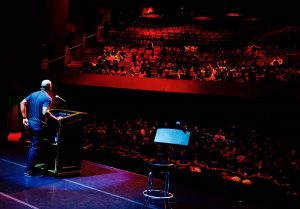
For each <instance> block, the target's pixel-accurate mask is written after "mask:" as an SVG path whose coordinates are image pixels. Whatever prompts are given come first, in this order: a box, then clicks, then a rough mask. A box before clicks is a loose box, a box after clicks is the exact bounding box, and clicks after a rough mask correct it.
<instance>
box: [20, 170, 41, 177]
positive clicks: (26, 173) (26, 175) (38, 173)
mask: <svg viewBox="0 0 300 209" xmlns="http://www.w3.org/2000/svg"><path fill="white" fill-rule="evenodd" d="M24 175H25V177H30V178H31V177H43V176H44V175H43V173H42V172H32V171H25V172H24Z"/></svg>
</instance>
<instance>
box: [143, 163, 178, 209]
mask: <svg viewBox="0 0 300 209" xmlns="http://www.w3.org/2000/svg"><path fill="white" fill-rule="evenodd" d="M149 165H150V166H151V167H152V168H153V170H152V171H150V172H149V175H148V183H147V188H146V190H144V191H143V195H144V196H145V201H144V205H143V208H147V206H148V203H149V200H150V199H152V200H158V201H163V203H164V208H165V209H167V208H172V207H171V204H170V200H171V199H172V198H173V194H172V193H171V192H170V171H169V170H170V168H172V167H173V163H170V162H167V161H155V162H151V163H149ZM155 172H160V173H163V174H164V175H165V179H164V188H161V189H157V188H153V187H154V185H153V174H154V173H155Z"/></svg>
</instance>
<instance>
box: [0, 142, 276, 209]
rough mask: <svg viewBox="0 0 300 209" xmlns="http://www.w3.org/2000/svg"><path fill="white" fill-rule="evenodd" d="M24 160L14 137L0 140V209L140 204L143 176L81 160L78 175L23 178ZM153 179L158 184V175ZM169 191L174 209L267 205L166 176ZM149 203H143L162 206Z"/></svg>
mask: <svg viewBox="0 0 300 209" xmlns="http://www.w3.org/2000/svg"><path fill="white" fill-rule="evenodd" d="M25 161H26V147H24V146H21V145H19V144H18V143H17V142H15V141H12V142H11V141H10V142H8V143H7V144H5V145H0V170H1V172H0V208H1V209H24V208H33V209H37V208H40V209H69V208H70V209H74V208H76V209H136V208H138V209H141V208H142V206H143V202H144V196H143V194H142V191H143V190H144V189H145V187H146V184H147V176H144V175H141V174H137V173H133V172H129V171H125V170H121V169H117V168H113V167H110V166H107V165H102V164H98V163H94V162H91V161H87V160H82V174H81V175H80V176H77V177H63V178H56V177H54V176H51V175H50V176H44V177H33V178H28V177H25V176H24V175H23V171H24V168H25ZM154 183H155V184H156V185H162V182H161V180H159V179H155V181H154ZM199 187H201V185H199ZM171 192H172V193H173V194H174V199H173V208H174V209H200V208H206V209H216V208H217V209H227V208H228V209H234V208H243V209H250V208H251V209H264V208H272V207H271V206H270V207H267V206H262V205H255V204H253V203H250V202H247V201H246V200H243V199H237V198H235V197H231V196H230V195H227V196H222V195H220V194H219V193H214V192H209V191H203V190H201V189H197V190H195V189H193V188H191V187H189V186H187V185H182V184H176V183H172V176H171ZM150 203H151V202H150ZM152 203H153V204H150V205H149V206H148V208H163V207H162V205H161V204H155V202H152Z"/></svg>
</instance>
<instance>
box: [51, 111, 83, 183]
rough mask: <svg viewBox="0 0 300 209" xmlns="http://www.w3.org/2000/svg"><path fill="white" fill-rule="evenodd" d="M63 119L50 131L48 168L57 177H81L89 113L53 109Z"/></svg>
mask: <svg viewBox="0 0 300 209" xmlns="http://www.w3.org/2000/svg"><path fill="white" fill-rule="evenodd" d="M51 113H52V114H53V115H55V116H56V117H59V116H60V117H61V119H60V120H59V122H58V124H56V125H54V126H52V128H50V129H49V132H50V134H49V138H50V140H49V141H50V142H51V143H50V149H49V151H50V152H51V153H48V154H49V155H48V156H49V157H48V162H47V163H46V165H47V166H46V167H47V170H48V172H50V173H53V174H54V175H55V176H57V177H59V176H66V175H80V174H81V151H82V142H83V134H84V119H85V116H86V115H87V113H84V112H77V111H71V110H62V109H52V110H51Z"/></svg>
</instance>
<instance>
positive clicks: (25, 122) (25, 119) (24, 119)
mask: <svg viewBox="0 0 300 209" xmlns="http://www.w3.org/2000/svg"><path fill="white" fill-rule="evenodd" d="M23 124H24V126H28V118H23Z"/></svg>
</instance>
